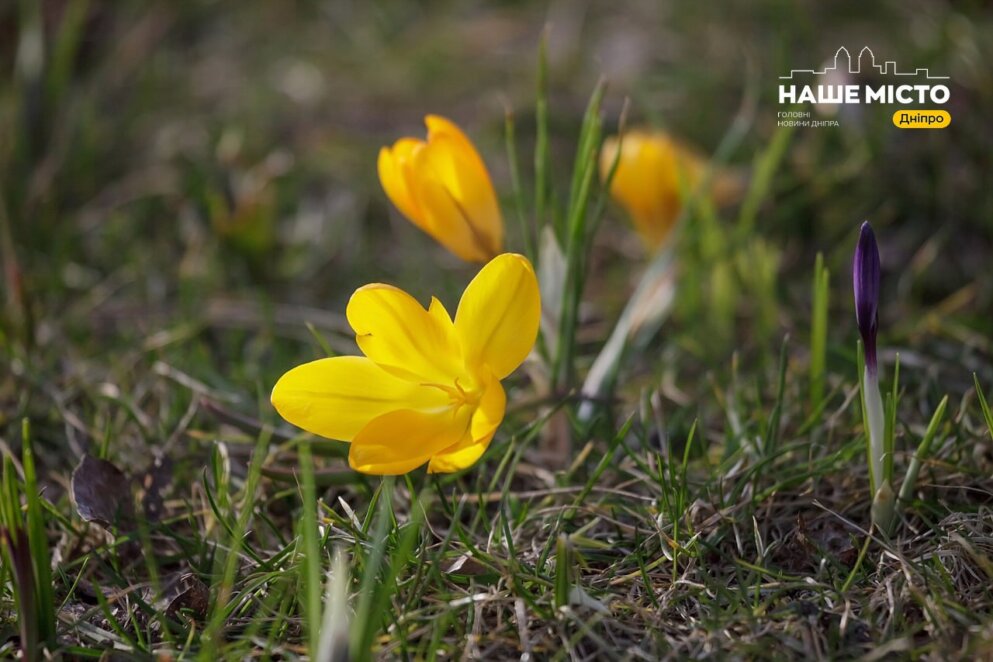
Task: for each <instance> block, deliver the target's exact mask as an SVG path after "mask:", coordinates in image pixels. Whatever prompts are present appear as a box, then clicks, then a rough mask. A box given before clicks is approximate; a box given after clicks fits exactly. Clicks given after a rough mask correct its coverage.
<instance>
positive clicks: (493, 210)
mask: <svg viewBox="0 0 993 662" xmlns="http://www.w3.org/2000/svg"><path fill="white" fill-rule="evenodd" d="M424 123H425V124H426V125H427V128H428V137H427V140H426V141H425V140H419V139H417V138H401V139H400V140H398V141H396V143H394V144H393V147H383V148H382V149H381V150H379V164H378V165H379V181H380V182H381V183H382V185H383V190H385V191H386V195H387V196H389V198H390V200H392V201H393V204H394V205H396V207H397V209H399V210H400V212H401V213H403V215H404V216H406V217H407V218H408V219H410V221H411V222H412V223H413V224H414V225H416V226H417V227H419V228H420V229H422V230H424V231H425V232H427V233H428V234H429V235H431V236H432V237H434V239H435V240H436V241H437V242H438V243H440V244H441V245H442V246H444V247H445V248H447V249H448V250H450V251H451V252H452V253H454V254H455V255H457V256H459V257H460V258H462V259H463V260H466V261H468V262H485V261H487V260H490V259H492V258H493V257H494V256H496V255H497V254H499V253H500V251H501V250H502V249H503V217H502V216H501V215H500V207H499V205H498V204H497V198H496V193H495V192H494V190H493V183H492V182H491V181H490V175H489V172H487V170H486V165H485V164H484V163H483V159H482V158H481V157H480V156H479V153H478V152H477V151H476V148H475V147H474V146H473V144H472V142H471V141H470V140H469V138H467V137H466V135H465V134H464V133H462V131H461V130H460V129H459V128H458V127H457V126H455V124H454V123H452V122H451V121H449V120H447V119H445V118H444V117H439V116H437V115H428V116H427V117H425V118H424Z"/></svg>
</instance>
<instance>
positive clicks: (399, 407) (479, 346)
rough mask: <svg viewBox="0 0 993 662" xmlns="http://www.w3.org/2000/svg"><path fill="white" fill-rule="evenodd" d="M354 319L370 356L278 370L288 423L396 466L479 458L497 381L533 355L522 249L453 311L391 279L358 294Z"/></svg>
mask: <svg viewBox="0 0 993 662" xmlns="http://www.w3.org/2000/svg"><path fill="white" fill-rule="evenodd" d="M346 316H347V317H348V323H349V324H350V325H351V326H352V329H353V330H354V331H355V340H356V342H357V343H358V345H359V349H361V350H362V353H363V354H365V356H338V357H333V358H327V359H320V360H317V361H312V362H310V363H305V364H303V365H300V366H297V367H295V368H293V369H292V370H290V371H289V372H287V373H286V374H285V375H283V376H282V377H280V379H279V381H278V382H276V386H275V387H274V388H273V390H272V404H273V405H274V406H275V408H276V410H277V411H278V412H279V414H280V415H281V416H282V417H283V418H285V419H286V420H287V421H289V422H290V423H292V424H294V425H296V426H299V427H301V428H303V429H304V430H307V431H309V432H312V433H314V434H317V435H320V436H322V437H328V438H330V439H338V440H341V441H348V442H351V447H350V449H349V453H348V462H349V464H350V465H351V466H352V468H354V469H355V470H357V471H361V472H362V473H368V474H382V475H396V474H403V473H406V472H408V471H412V470H413V469H416V468H417V467H419V466H421V465H422V464H424V463H425V462H427V463H428V472H429V473H436V472H451V471H458V470H460V469H464V468H466V467H468V466H470V465H472V464H473V463H475V462H476V460H478V459H479V458H480V457H481V456H482V454H483V452H484V451H485V450H486V448H487V446H488V445H489V443H490V440H491V439H493V434H494V433H495V432H496V429H497V426H499V425H500V422H501V421H502V420H503V416H504V410H505V407H506V395H505V394H504V391H503V387H502V386H501V385H500V380H501V379H503V378H505V377H506V376H507V375H509V374H510V373H512V372H513V371H514V370H515V369H516V368H517V367H518V366H519V365H520V364H521V363H522V362H523V361H524V359H525V358H526V357H527V355H528V353H529V352H530V351H531V348H532V347H533V346H534V342H535V338H536V337H537V335H538V321H539V318H540V316H541V299H540V296H539V294H538V281H537V279H536V278H535V274H534V269H533V268H532V267H531V263H530V262H528V260H527V258H525V257H523V256H521V255H516V254H513V253H506V254H503V255H500V256H498V257H496V258H494V259H493V260H491V261H490V262H489V263H488V264H487V265H486V266H484V267H483V268H482V269H481V270H480V272H479V273H478V274H477V275H476V277H475V278H474V279H473V280H472V282H471V283H469V286H468V287H467V288H466V290H465V293H464V294H463V295H462V300H461V301H460V302H459V307H458V310H457V311H456V313H455V320H454V321H453V320H452V318H451V317H450V316H449V314H448V311H446V310H445V307H444V306H443V305H442V303H441V302H440V301H438V299H435V298H432V299H431V305H430V306H429V307H428V309H427V310H425V309H424V307H423V306H422V305H421V304H420V303H418V301H417V300H416V299H414V298H413V297H412V296H410V295H409V294H407V293H406V292H404V291H403V290H400V289H397V288H396V287H393V286H391V285H383V284H381V283H374V284H372V285H366V286H365V287H361V288H359V289H358V290H356V291H355V293H354V294H353V295H352V298H351V300H350V301H349V302H348V307H347V309H346Z"/></svg>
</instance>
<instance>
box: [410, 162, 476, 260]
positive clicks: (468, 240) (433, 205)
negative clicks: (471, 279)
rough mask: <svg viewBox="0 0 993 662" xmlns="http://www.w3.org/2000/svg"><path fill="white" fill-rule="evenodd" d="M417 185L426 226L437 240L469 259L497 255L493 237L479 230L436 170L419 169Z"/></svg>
mask: <svg viewBox="0 0 993 662" xmlns="http://www.w3.org/2000/svg"><path fill="white" fill-rule="evenodd" d="M414 187H415V191H416V195H417V199H418V203H419V204H420V208H421V213H422V215H423V218H424V225H423V229H424V231H425V232H427V233H428V234H430V235H431V236H432V237H433V238H434V240H435V241H437V242H438V243H439V244H441V245H442V246H444V247H445V248H447V249H448V250H450V251H451V252H452V253H454V254H455V255H457V256H458V257H460V258H461V259H463V260H465V261H466V262H485V261H486V260H488V259H490V258H491V257H493V254H494V253H493V251H492V247H491V245H490V241H489V240H488V239H487V238H486V237H484V236H483V235H480V234H478V233H477V228H476V227H475V226H474V225H473V224H472V223H471V221H470V220H469V216H468V213H467V211H466V210H465V209H463V208H461V207H460V206H459V204H458V202H457V201H456V200H455V198H454V197H453V196H452V193H451V191H449V190H448V188H446V187H445V185H444V184H443V183H442V181H441V180H440V179H439V178H438V177H437V176H436V175H434V174H432V173H431V172H429V171H426V170H419V171H418V176H417V178H416V179H415V182H414Z"/></svg>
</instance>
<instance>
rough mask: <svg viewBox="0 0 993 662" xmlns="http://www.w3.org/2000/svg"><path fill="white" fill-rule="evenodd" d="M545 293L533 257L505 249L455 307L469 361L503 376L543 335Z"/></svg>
mask: <svg viewBox="0 0 993 662" xmlns="http://www.w3.org/2000/svg"><path fill="white" fill-rule="evenodd" d="M540 317H541V297H540V295H539V294H538V280H537V278H535V275H534V269H533V268H532V267H531V263H530V262H528V260H527V258H525V257H524V256H523V255H517V254H515V253H504V254H503V255H500V256H498V257H496V258H494V259H493V260H491V261H490V262H489V263H488V264H487V265H486V266H485V267H483V268H482V269H481V270H480V272H479V273H478V274H476V277H475V278H473V279H472V282H471V283H469V286H468V287H467V288H466V290H465V293H464V294H463V295H462V300H461V301H460V302H459V308H458V311H456V313H455V331H456V334H457V335H458V338H459V341H460V342H461V345H462V351H463V355H464V356H465V364H466V367H467V368H469V369H470V370H475V371H479V370H480V369H481V368H483V367H484V366H488V367H489V369H490V370H491V371H492V373H493V374H494V375H495V376H496V378H497V379H503V378H504V377H506V376H507V375H509V374H510V373H512V372H513V371H514V370H515V369H516V368H517V366H519V365H520V364H521V363H522V362H523V361H524V359H525V358H527V355H528V353H529V352H530V351H531V348H532V347H534V341H535V338H537V336H538V321H539V319H540Z"/></svg>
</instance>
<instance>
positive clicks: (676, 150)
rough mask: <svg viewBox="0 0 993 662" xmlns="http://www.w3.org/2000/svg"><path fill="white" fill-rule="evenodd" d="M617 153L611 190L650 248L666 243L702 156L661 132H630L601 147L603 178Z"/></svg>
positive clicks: (701, 166) (700, 166) (696, 177)
mask: <svg viewBox="0 0 993 662" xmlns="http://www.w3.org/2000/svg"><path fill="white" fill-rule="evenodd" d="M619 145H620V150H621V155H620V158H619V159H618V161H617V171H616V172H615V173H614V179H613V180H612V182H611V187H610V193H611V195H612V196H613V197H614V199H616V200H617V201H618V202H619V203H620V204H621V206H622V207H624V209H625V211H627V213H628V215H630V216H631V220H632V221H633V222H634V227H635V230H637V231H638V234H639V235H640V236H641V238H642V240H643V241H644V243H645V245H646V246H648V248H649V249H652V250H656V249H658V248H659V247H661V246H662V245H663V244H665V242H666V240H667V239H668V238H669V234H670V232H672V229H673V227H674V226H675V224H676V221H677V220H678V219H679V214H680V212H681V211H682V206H683V192H684V191H692V190H693V188H694V187H695V186H696V185H697V184H698V183H699V181H700V178H701V176H702V174H703V169H704V165H705V164H706V161H705V159H704V158H703V157H702V156H701V155H699V154H697V153H696V152H695V151H693V150H692V149H690V148H688V147H686V146H685V145H682V144H681V143H679V142H677V141H676V140H674V139H673V138H672V137H671V136H669V135H668V134H667V133H665V132H663V131H648V130H637V129H636V130H632V131H628V132H627V133H625V134H624V137H623V140H619V139H618V138H617V137H611V138H608V139H607V140H605V141H604V144H603V149H602V150H601V151H600V173H601V176H602V178H603V179H606V178H607V174H608V173H609V172H610V168H611V166H612V164H613V163H614V159H615V158H616V157H617V150H618V146H619Z"/></svg>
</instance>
